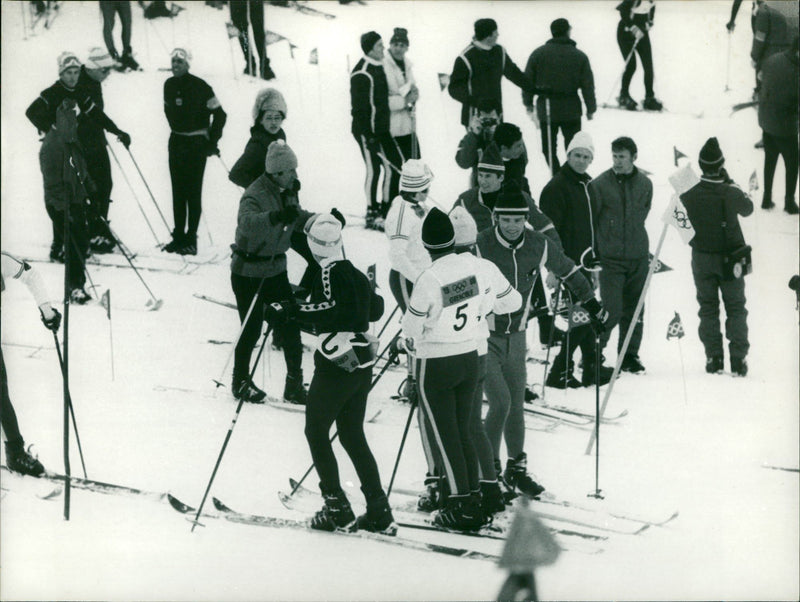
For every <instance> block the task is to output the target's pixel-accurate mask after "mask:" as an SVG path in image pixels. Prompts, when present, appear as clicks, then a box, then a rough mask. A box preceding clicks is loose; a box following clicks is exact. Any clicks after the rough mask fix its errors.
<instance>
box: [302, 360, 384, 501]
mask: <svg viewBox="0 0 800 602" xmlns="http://www.w3.org/2000/svg"><path fill="white" fill-rule="evenodd" d="M395 355H397V354H395ZM390 363H391V362H387V363H386V365H385V366H384V367H383V368H381V371H380V372H378V376H376V377H375V378H373V379H372V382H371V383H370V385H369V390H368V391H367V393H369V391H372V389H373V388H374V387H375V385H377V384H378V381H379V380H380V379H381V377H382V376H383V374H384V373H385V372H386V370H387V369H388V368H389V364H390ZM338 436H339V431H338V430H337V431H336V432H335V433H334V434H333V436H331V438H330V442H331V443H333V442H334V441H336V438H337V437H338ZM312 470H314V463H313V462H312V463H311V466H309V467H308V470H306V472H305V473H304V474H303V476H302V477H300V480H299V481H297V482H296V483H295V485H294V487H292V491H291V492H289V497H291V496H293V495H294V494H295V493H297V490H298V489H300V486H301V485H302V484H303V481H305V480H306V479H307V478H308V475H310V474H311V471H312Z"/></svg>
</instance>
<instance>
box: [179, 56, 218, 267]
mask: <svg viewBox="0 0 800 602" xmlns="http://www.w3.org/2000/svg"><path fill="white" fill-rule="evenodd" d="M171 57H172V74H173V75H172V77H170V78H169V79H167V81H165V82H164V113H165V114H166V116H167V121H168V122H169V127H170V130H171V133H170V136H169V174H170V178H171V180H172V212H173V216H174V218H175V229H174V230H173V232H172V241H170V242H169V243H167V245H166V246H165V247H164V251H167V252H169V253H180V254H181V255H196V254H197V228H198V226H199V225H200V214H201V213H202V210H203V208H202V196H203V172H204V171H205V168H206V159H207V158H208V157H210V156H211V155H219V149H218V148H217V142H219V139H220V138H221V137H222V128H223V127H225V120H226V119H227V115H226V114H225V111H223V110H222V105H221V104H220V103H219V100H217V97H216V96H215V95H214V90H213V89H212V88H211V86H209V85H208V84H207V83H206V82H205V81H204V80H202V79H200V78H199V77H196V76H194V75H192V74H191V73H189V65H190V62H191V60H192V55H191V53H190V52H189V51H188V50H186V49H184V48H176V49H175V50H173V51H172V54H171Z"/></svg>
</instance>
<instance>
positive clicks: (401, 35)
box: [389, 27, 408, 46]
mask: <svg viewBox="0 0 800 602" xmlns="http://www.w3.org/2000/svg"><path fill="white" fill-rule="evenodd" d="M389 43H390V44H394V43H400V44H405V45H406V46H408V30H407V29H405V28H403V27H395V28H394V33H393V34H392V39H391V40H389Z"/></svg>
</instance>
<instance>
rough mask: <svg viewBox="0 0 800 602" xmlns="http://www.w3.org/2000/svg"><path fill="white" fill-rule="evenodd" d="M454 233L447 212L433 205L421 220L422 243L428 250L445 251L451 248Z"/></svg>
mask: <svg viewBox="0 0 800 602" xmlns="http://www.w3.org/2000/svg"><path fill="white" fill-rule="evenodd" d="M455 241H456V233H455V230H454V229H453V222H451V221H450V218H449V217H447V214H446V213H445V212H444V211H442V210H441V209H439V208H438V207H434V208H433V209H431V210H430V211H429V212H428V215H426V216H425V221H423V222H422V244H423V245H425V248H426V249H428V250H429V251H447V250H449V249H452V248H453V245H454V244H455Z"/></svg>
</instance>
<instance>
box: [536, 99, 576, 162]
mask: <svg viewBox="0 0 800 602" xmlns="http://www.w3.org/2000/svg"><path fill="white" fill-rule="evenodd" d="M551 102H552V101H551ZM541 126H542V154H543V155H544V158H545V160H546V161H547V164H548V165H550V157H552V158H553V164H552V165H550V171H551V173H553V174H555V173H556V172H557V171H558V169H559V168H560V167H561V163H559V161H558V130H561V135H562V136H564V149H565V150H566V148H567V147H568V146H569V143H570V142H571V141H572V137H573V136H574V135H575V134H577V133H578V132H580V131H581V119H580V117H579V118H578V119H570V120H569V121H551V122H550V140H549V144H550V145H551V146H552V149H550V151H548V147H547V145H548V137H547V131H548V128H547V125H546V124H545V123H544V122H542V123H541Z"/></svg>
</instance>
